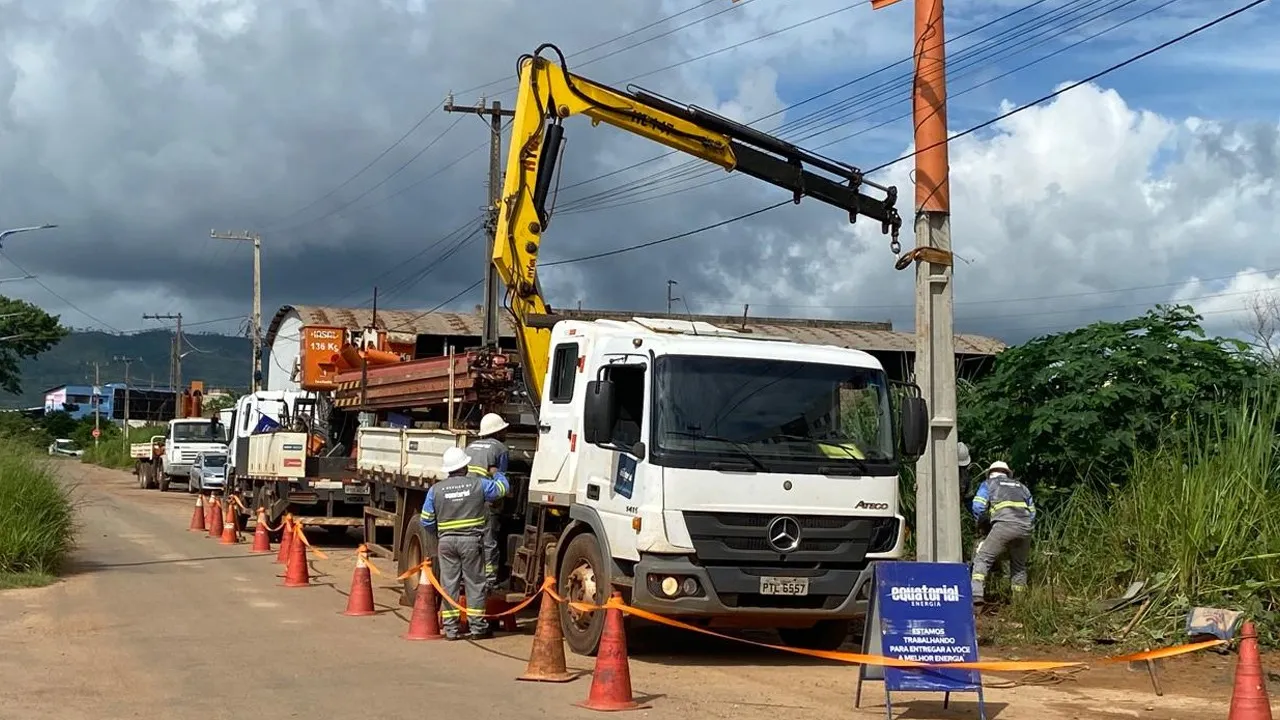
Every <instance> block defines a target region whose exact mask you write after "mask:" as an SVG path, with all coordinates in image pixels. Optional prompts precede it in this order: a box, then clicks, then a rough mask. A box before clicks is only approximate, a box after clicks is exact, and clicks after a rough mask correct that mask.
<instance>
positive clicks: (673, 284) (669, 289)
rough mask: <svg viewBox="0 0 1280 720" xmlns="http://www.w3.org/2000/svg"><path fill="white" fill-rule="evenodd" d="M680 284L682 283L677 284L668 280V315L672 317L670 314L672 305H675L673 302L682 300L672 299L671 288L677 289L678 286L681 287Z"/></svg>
mask: <svg viewBox="0 0 1280 720" xmlns="http://www.w3.org/2000/svg"><path fill="white" fill-rule="evenodd" d="M679 284H680V283H678V282H676V281H675V280H668V281H667V314H668V315H670V314H671V303H673V302H675V301H676V300H679V299H680V298H678V297H671V288H673V287H675V286H676V285H679Z"/></svg>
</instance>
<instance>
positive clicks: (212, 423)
mask: <svg viewBox="0 0 1280 720" xmlns="http://www.w3.org/2000/svg"><path fill="white" fill-rule="evenodd" d="M226 451H227V443H226V434H225V430H224V426H223V424H222V422H221V421H219V420H218V419H217V418H178V419H175V420H170V421H169V427H168V430H167V432H166V433H165V434H164V435H155V436H152V438H151V441H150V442H146V443H133V444H132V445H130V446H129V455H130V456H131V457H132V458H133V460H134V473H135V474H136V475H137V476H138V486H139V487H141V488H143V489H144V490H146V489H151V488H159V489H160V492H165V491H166V490H168V489H169V484H170V483H172V482H179V483H182V484H183V485H186V484H187V480H188V478H189V477H190V473H191V463H193V462H194V461H195V459H196V455H199V454H200V453H202V452H222V453H225V452H226Z"/></svg>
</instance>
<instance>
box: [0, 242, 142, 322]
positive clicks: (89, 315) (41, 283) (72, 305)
mask: <svg viewBox="0 0 1280 720" xmlns="http://www.w3.org/2000/svg"><path fill="white" fill-rule="evenodd" d="M0 257H3V258H4V259H5V260H7V261H9V264H10V265H13V266H14V267H16V268H18V270H19V271H20V272H21V273H22V274H23V275H31V276H32V277H31V282H33V283H35V284H36V285H39V286H40V287H42V288H44V291H45V292H47V293H49V294H50V295H52V296H54V297H55V298H57V299H59V300H61V301H62V302H63V304H65V305H66V306H67V307H69V308H71V309H72V310H74V311H76V312H78V313H80V314H81V315H83V316H85V317H87V318H89V319H90V320H92V321H94V322H96V323H98V324H99V325H101V326H103V327H105V328H107V329H109V330H111V331H113V332H115V333H119V332H120V329H119V328H117V327H116V326H114V325H112V324H111V323H109V322H107V321H106V320H103V319H102V318H100V317H98V316H96V315H93V314H92V313H90V312H89V311H87V310H85V309H84V308H82V307H80V306H79V305H77V304H75V303H73V302H71V301H70V300H68V299H67V298H66V297H64V296H62V295H61V294H59V293H58V292H57V291H56V290H54V289H53V288H51V287H49V286H48V285H45V284H44V281H43V280H41V279H40V278H38V277H35V276H34V274H33V273H31V272H29V271H28V270H27V269H26V268H24V267H23V266H21V265H19V264H18V263H17V262H15V261H14V259H13V258H11V257H9V255H8V253H6V252H4V251H3V250H0Z"/></svg>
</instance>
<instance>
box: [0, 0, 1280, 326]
mask: <svg viewBox="0 0 1280 720" xmlns="http://www.w3.org/2000/svg"><path fill="white" fill-rule="evenodd" d="M1243 4H1245V0H1230V1H1228V0H1039V1H1038V2H1037V1H1036V0H967V1H966V2H958V3H952V4H951V5H949V7H948V12H949V13H951V15H950V17H949V19H948V26H947V35H948V38H949V46H948V47H949V49H948V52H949V55H950V61H951V67H950V70H949V86H950V92H951V94H952V100H951V110H950V112H951V117H950V124H951V127H952V130H953V131H961V130H964V129H966V128H968V127H971V126H973V125H975V124H978V123H981V122H983V121H984V120H987V119H989V118H992V117H994V116H995V115H998V114H1000V113H1001V112H1002V111H1004V110H1007V109H1009V108H1012V107H1014V106H1017V105H1019V104H1022V103H1026V102H1029V101H1032V100H1035V99H1036V98H1039V97H1042V96H1043V95H1045V94H1047V93H1049V92H1051V91H1053V90H1054V89H1055V88H1057V87H1059V86H1061V85H1062V84H1064V83H1068V82H1072V81H1075V80H1079V79H1082V78H1084V77H1086V76H1088V75H1090V74H1092V73H1094V72H1096V71H1098V70H1101V69H1103V68H1105V67H1107V66H1109V65H1112V64H1114V63H1116V62H1118V61H1120V60H1123V59H1125V58H1127V57H1130V56H1132V55H1135V54H1137V53H1139V52H1142V51H1143V50H1146V49H1148V48H1150V47H1152V46H1154V45H1156V44H1158V43H1160V42H1162V41H1164V40H1166V39H1169V38H1172V37H1174V36H1177V35H1178V34H1180V33H1182V32H1185V31H1186V30H1189V29H1191V28H1193V27H1195V26H1196V25H1198V24H1200V23H1202V22H1204V21H1206V20H1209V19H1212V18H1213V17H1215V16H1217V15H1219V14H1222V13H1225V12H1227V11H1228V10H1230V9H1232V8H1234V7H1237V6H1239V5H1243ZM1278 23H1280V8H1277V7H1276V6H1275V4H1273V3H1264V4H1263V5H1261V6H1259V7H1258V8H1256V9H1253V10H1251V11H1249V12H1248V13H1246V14H1244V15H1242V16H1240V17H1239V18H1236V19H1234V20H1230V21H1227V22H1226V23H1224V24H1222V25H1220V26H1218V27H1216V28H1214V29H1211V30H1209V31H1206V32H1205V33H1202V34H1200V35H1198V36H1196V37H1194V38H1191V39H1189V40H1187V41H1185V42H1182V43H1179V44H1177V45H1175V46H1173V47H1171V48H1169V49H1168V50H1165V51H1163V52H1161V53H1159V54H1157V55H1154V56H1152V57H1149V58H1146V59H1144V60H1142V61H1140V62H1138V63H1137V64H1135V65H1133V66H1131V67H1129V68H1126V69H1124V70H1120V71H1118V72H1116V73H1114V74H1111V75H1108V76H1106V77H1104V78H1102V79H1100V80H1098V81H1097V82H1096V83H1095V84H1090V85H1086V86H1082V87H1080V88H1078V89H1075V90H1072V91H1070V92H1068V93H1066V94H1064V95H1062V96H1060V97H1059V98H1058V99H1056V100H1053V101H1051V102H1048V103H1045V104H1043V105H1041V106H1038V107H1035V108H1032V109H1030V110H1028V111H1027V112H1024V113H1021V114H1019V115H1016V116H1014V117H1012V118H1010V119H1009V120H1007V121H1003V122H1001V123H999V124H997V125H995V126H992V127H990V128H987V129H985V130H983V131H980V132H977V133H974V134H972V135H969V136H967V137H964V138H962V139H959V140H957V141H955V142H954V143H953V145H952V148H951V173H952V193H953V236H954V243H955V249H956V252H957V254H958V255H959V256H960V258H961V259H960V261H959V262H958V264H957V268H956V293H957V301H956V302H957V305H956V314H957V327H958V328H959V329H961V330H963V331H967V332H977V333H984V334H988V335H994V336H997V337H1001V338H1003V339H1006V340H1009V341H1018V340H1020V339H1025V338H1026V337H1028V336H1031V335H1034V334H1039V333H1044V332H1052V331H1057V330H1063V329H1068V328H1071V327H1073V326H1076V325H1078V324H1082V323H1085V322H1088V321H1090V320H1094V319H1099V318H1107V319H1118V318H1122V317H1126V316H1130V315H1134V314H1138V313H1140V312H1142V311H1143V309H1144V308H1145V307H1148V306H1150V305H1151V304H1153V303H1156V302H1165V301H1170V300H1179V301H1186V302H1192V303H1193V304H1195V305H1196V306H1197V307H1199V308H1200V309H1201V310H1202V311H1203V312H1205V313H1206V321H1207V323H1208V324H1209V325H1210V326H1211V328H1212V329H1214V330H1217V331H1220V332H1227V333H1232V332H1235V331H1236V330H1237V328H1238V326H1239V325H1240V324H1241V323H1242V322H1244V320H1245V319H1246V315H1247V313H1246V312H1244V311H1243V308H1244V307H1245V305H1246V303H1247V302H1248V300H1249V298H1251V297H1253V294H1254V293H1257V292H1258V291H1260V290H1261V291H1265V290H1267V289H1269V288H1272V287H1276V286H1280V243H1277V242H1275V241H1274V240H1273V238H1272V233H1273V232H1274V229H1273V227H1274V223H1275V219H1276V217H1277V204H1278V203H1277V200H1278V199H1280V185H1277V182H1276V177H1277V173H1280V166H1278V158H1280V139H1278V137H1277V130H1278V126H1277V123H1278V122H1280V117H1278V113H1277V109H1278V108H1280V83H1277V82H1276V80H1277V76H1278V75H1280V62H1277V61H1276V60H1275V59H1274V58H1273V57H1271V56H1273V55H1274V53H1273V52H1269V51H1265V50H1264V49H1265V48H1267V47H1268V44H1267V42H1266V38H1269V37H1274V29H1275V26H1276V25H1277V24H1278ZM911 25H912V9H911V4H910V3H909V2H902V3H900V4H899V5H896V6H893V7H890V8H888V9H884V10H880V11H875V12H873V11H872V10H871V9H870V7H869V6H868V5H867V4H866V3H865V2H858V3H850V2H846V1H845V0H739V1H738V2H737V3H731V2H730V0H711V1H707V0H662V1H661V2H656V1H652V0H651V1H649V2H599V0H544V1H543V2H517V1H516V0H467V1H466V2H463V1H461V0H367V1H364V2H355V1H353V0H270V1H269V2H268V1H266V0H115V1H113V0H57V1H56V2H53V1H50V0H0V27H2V28H3V33H4V41H5V42H4V56H3V57H4V61H3V63H0V89H2V90H0V91H2V92H3V93H4V94H5V95H6V96H7V103H6V104H5V106H4V113H3V115H2V116H0V132H2V133H3V138H2V140H3V141H2V142H0V172H3V186H4V189H5V192H4V193H3V195H0V226H3V227H16V226H25V225H33V224H39V223H45V222H51V223H57V224H58V225H59V226H60V227H59V228H58V229H56V230H49V231H42V232H38V233H29V234H24V235H18V236H12V237H10V238H8V239H7V240H6V241H5V243H4V252H3V257H0V263H2V264H3V265H4V266H5V268H4V269H3V270H0V277H11V276H15V275H21V274H23V272H24V271H25V272H29V273H32V274H34V275H36V276H38V279H37V280H34V281H33V280H27V281H21V282H8V283H5V284H4V288H3V290H4V292H5V293H7V294H10V295H15V296H20V297H23V298H25V299H28V300H31V301H33V302H35V303H38V304H39V305H41V306H43V307H45V308H47V309H48V310H50V311H52V312H55V313H59V314H61V315H62V317H63V320H64V321H65V322H66V323H67V324H69V325H72V326H75V327H99V328H104V329H109V330H119V331H128V330H134V329H137V328H140V327H147V326H148V324H149V323H148V322H147V321H143V319H142V317H141V316H142V314H143V313H176V312H181V313H182V314H183V317H184V319H185V322H186V323H187V324H188V325H189V326H191V328H192V330H197V329H200V330H210V331H226V332H234V331H235V330H236V328H237V326H238V325H239V324H241V323H242V322H243V319H242V316H244V315H245V314H246V313H247V312H248V308H249V298H250V294H251V283H250V280H251V267H252V265H251V257H252V256H251V252H250V248H249V247H248V246H247V245H246V244H243V243H232V242H227V241H221V240H213V239H210V238H209V237H208V235H209V229H210V228H211V227H216V228H219V229H228V230H239V229H249V230H256V231H258V232H260V233H261V234H262V238H263V259H262V263H263V306H264V320H263V322H264V325H265V324H266V322H267V321H268V320H269V318H270V315H271V314H272V313H273V312H274V310H275V309H276V308H277V307H279V306H280V305H281V304H286V303H311V304H331V305H359V304H362V303H365V304H367V303H368V302H369V301H370V299H371V296H372V289H373V286H374V285H375V284H376V285H378V286H379V287H380V289H381V293H382V297H381V299H380V301H379V302H380V304H381V305H383V306H392V307H401V308H413V309H426V308H431V307H434V306H437V305H439V304H441V303H444V302H445V301H447V300H449V299H450V298H453V297H454V296H455V295H457V294H458V293H459V291H461V290H463V289H464V288H466V287H467V286H469V285H471V284H472V283H473V282H474V281H475V280H476V279H477V278H478V277H479V276H480V274H481V272H482V268H483V263H484V257H483V242H482V240H481V237H480V236H479V235H478V234H476V233H474V232H471V231H472V230H473V229H474V227H475V225H474V224H472V223H473V221H474V220H475V219H476V218H478V217H479V215H480V212H481V207H482V205H483V204H484V198H485V186H484V178H485V174H486V172H487V157H488V156H487V152H486V151H485V149H486V147H487V142H488V131H487V129H486V126H485V125H484V123H483V122H482V121H481V120H480V119H479V118H476V117H474V116H466V115H461V114H457V115H451V114H448V113H445V112H442V111H439V110H438V107H439V106H440V105H441V103H442V101H443V100H444V99H445V97H446V95H447V94H448V93H449V92H450V91H453V92H455V93H456V101H457V102H459V103H471V102H474V101H476V100H477V99H479V98H480V97H482V96H483V97H485V98H487V99H489V100H493V99H499V100H502V101H503V102H504V103H505V104H507V105H510V104H511V103H512V102H513V100H514V86H513V83H514V68H515V63H516V59H517V57H518V56H519V55H520V54H521V53H525V52H530V51H532V50H533V48H534V47H536V46H537V45H538V44H540V43H542V42H554V43H557V44H558V45H559V46H560V47H561V48H562V49H563V50H564V51H565V52H566V53H568V54H569V57H570V60H569V62H570V65H571V69H574V70H576V71H578V72H580V73H581V74H582V75H584V76H586V77H589V78H591V79H594V80H598V81H602V82H607V83H613V84H620V85H622V84H625V83H627V82H634V83H635V84H638V85H642V86H644V87H646V88H650V89H653V90H656V91H659V92H661V93H663V94H664V95H667V96H669V97H673V98H677V99H680V100H682V101H687V102H689V103H694V104H698V105H701V106H704V107H709V108H713V109H716V110H718V111H719V112H721V113H723V114H726V115H729V116H731V117H734V118H737V119H740V120H743V121H755V120H757V119H760V118H765V119H763V120H762V121H761V122H759V123H758V125H757V126H758V127H760V128H762V129H766V130H772V131H776V132H778V133H779V134H781V135H783V136H784V137H786V138H788V139H792V140H795V141H797V142H799V143H800V144H802V145H804V146H806V147H810V148H820V149H821V151H822V152H824V153H826V154H829V155H830V156H832V157H835V158H838V159H841V160H844V161H846V162H849V163H852V164H855V165H858V166H860V167H863V168H871V167H875V166H878V165H880V164H882V163H885V162H888V161H890V160H893V159H895V158H898V157H901V156H902V155H904V154H905V153H908V152H909V151H910V149H911V137H910V133H911V124H910V120H909V113H910V99H909V90H910V84H909V72H910V67H911V66H910V63H909V62H907V61H906V58H907V57H908V56H909V54H910V48H911ZM876 71H879V72H876ZM866 75H870V77H866V78H864V79H861V80H859V79H858V78H860V77H862V76H866ZM824 93H825V94H824ZM819 94H822V95H821V97H818V98H817V99H812V100H808V99H809V98H812V97H813V96H815V95H819ZM806 100H807V101H806ZM433 109H434V111H433ZM428 114H429V116H428ZM424 116H426V119H425V120H423V118H424ZM411 128H413V130H412V132H408V133H407V135H406V132H407V131H409V130H410V129H411ZM566 132H567V137H568V143H567V147H566V150H565V158H564V165H563V174H562V177H561V180H560V190H559V194H558V196H557V198H556V207H557V209H558V213H557V214H556V216H555V220H554V222H553V223H552V225H551V227H550V228H549V230H548V232H547V234H546V235H545V237H544V245H543V248H544V253H543V261H544V262H550V261H554V260H563V259H571V258H576V257H581V256H584V255H588V254H592V253H597V252H603V251H608V250H611V249H616V248H620V247H623V246H627V245H631V244H638V243H642V242H646V241H650V240H655V239H659V238H663V237H666V236H669V235H673V234H676V233H680V232H683V231H686V230H689V229H692V228H696V227H700V226H705V225H709V224H713V223H716V222H718V221H721V220H724V219H727V218H730V217H733V216H735V215H739V214H742V213H745V212H748V211H751V210H754V209H756V208H759V207H762V206H765V205H768V204H772V203H775V202H778V201H779V200H782V199H785V198H786V197H787V194H786V193H785V192H784V191H781V190H778V189H776V188H773V187H771V186H768V185H766V184H764V183H761V182H758V181H755V180H753V179H751V178H748V177H744V176H735V175H726V174H725V173H723V172H722V171H720V170H718V169H715V168H708V166H700V165H697V164H696V163H690V162H689V161H688V160H687V159H686V158H684V157H681V156H669V157H663V158H661V159H657V160H653V158H655V157H658V156H660V155H663V151H664V148H661V147H659V146H657V145H654V144H651V143H648V142H645V141H643V140H640V139H637V138H634V137H631V136H629V135H627V134H625V133H622V132H620V131H617V130H614V129H611V128H608V127H603V126H602V127H598V128H592V127H591V125H590V123H589V122H588V121H587V120H585V119H583V118H574V119H571V120H570V121H568V122H567V123H566ZM401 138H403V140H402V141H399V142H397V141H398V140H400V139H401ZM383 153H385V154H383ZM380 155H381V157H379V156H380ZM375 159H376V162H373V163H372V164H370V163H371V161H374V160H375ZM641 161H649V162H645V163H643V164H639V165H636V167H633V168H630V169H625V170H621V171H620V169H622V168H627V167H628V166H631V165H633V164H637V163H641ZM362 169H363V171H362ZM910 170H911V166H910V162H903V163H898V164H896V165H893V166H890V167H889V168H886V169H885V170H883V171H880V172H878V173H876V174H875V175H873V179H877V180H879V181H880V182H886V183H893V184H896V185H898V186H899V188H900V191H901V196H902V198H903V200H904V202H903V203H902V205H903V206H904V208H903V210H904V215H906V216H907V218H908V220H907V227H908V228H909V227H910V210H911V207H910V206H911V203H912V198H913V197H914V193H913V191H912V190H911V187H910V183H911V174H910ZM904 244H906V245H907V246H910V244H911V243H910V236H909V230H908V234H906V235H905V236H904ZM667 279H673V280H676V281H678V282H679V285H678V287H677V290H678V293H677V294H678V295H679V296H681V297H683V298H684V300H685V301H687V302H688V305H689V308H690V309H692V310H693V311H695V312H702V311H705V312H726V313H735V314H736V313H740V312H741V310H742V304H743V303H750V306H751V313H752V314H753V315H780V316H810V317H839V318H850V319H871V320H882V319H892V320H893V321H894V322H895V325H897V326H899V327H901V328H903V329H908V328H910V326H911V324H912V310H911V300H912V292H913V278H912V273H911V272H910V271H907V272H899V271H895V270H894V269H893V256H892V255H891V254H890V252H889V250H888V241H887V238H885V237H884V236H882V235H880V234H879V233H878V228H875V227H873V224H872V223H868V222H865V221H864V222H863V223H861V224H859V225H858V226H856V227H852V228H851V227H850V226H849V225H848V224H847V218H846V217H845V216H844V214H843V213H841V212H840V211H838V210H835V209H834V208H830V207H826V206H823V205H821V204H820V203H817V202H815V201H806V202H805V203H803V204H802V205H800V206H798V207H795V206H789V205H788V206H784V207H782V208H779V209H777V210H773V211H771V212H768V213H765V214H763V215H759V216H756V217H752V218H750V219H746V220H743V221H741V222H737V223H734V224H732V225H729V226H727V227H724V228H721V229H718V230H713V231H708V232H705V233H701V234H698V235H694V236H692V237H688V238H685V239H682V240H678V241H674V242H670V243H665V244H662V245H660V246H658V247H654V248H651V249H648V250H643V251H637V252H631V253H626V254H621V255H617V256H613V257H609V258H606V259H601V260H595V261H590V262H582V263H577V264H569V265H563V266H559V267H547V268H546V269H545V271H544V273H543V282H544V287H545V290H546V292H547V294H548V296H549V299H550V301H551V302H552V304H553V305H555V304H560V305H576V304H577V303H578V302H579V301H581V302H582V304H583V305H584V307H594V308H616V309H621V308H626V309H637V310H658V309H662V308H663V307H664V306H665V295H666V282H665V281H666V280H667ZM478 299H479V293H478V292H472V293H469V294H463V295H462V296H461V297H459V298H458V299H457V300H455V301H453V302H452V303H449V304H448V305H447V306H448V307H451V308H471V307H474V305H475V303H476V302H477V301H478ZM150 325H151V326H155V324H154V323H150Z"/></svg>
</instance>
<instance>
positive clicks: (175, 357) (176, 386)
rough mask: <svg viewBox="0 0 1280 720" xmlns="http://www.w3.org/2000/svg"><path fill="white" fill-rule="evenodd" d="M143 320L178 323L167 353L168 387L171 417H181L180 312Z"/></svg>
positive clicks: (145, 317) (147, 316)
mask: <svg viewBox="0 0 1280 720" xmlns="http://www.w3.org/2000/svg"><path fill="white" fill-rule="evenodd" d="M142 319H143V320H174V321H176V322H177V323H178V325H177V328H176V329H175V330H174V333H173V350H172V351H170V355H169V387H170V388H173V418H174V419H175V420H177V419H179V418H181V417H182V313H178V314H176V315H147V314H143V316H142Z"/></svg>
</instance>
